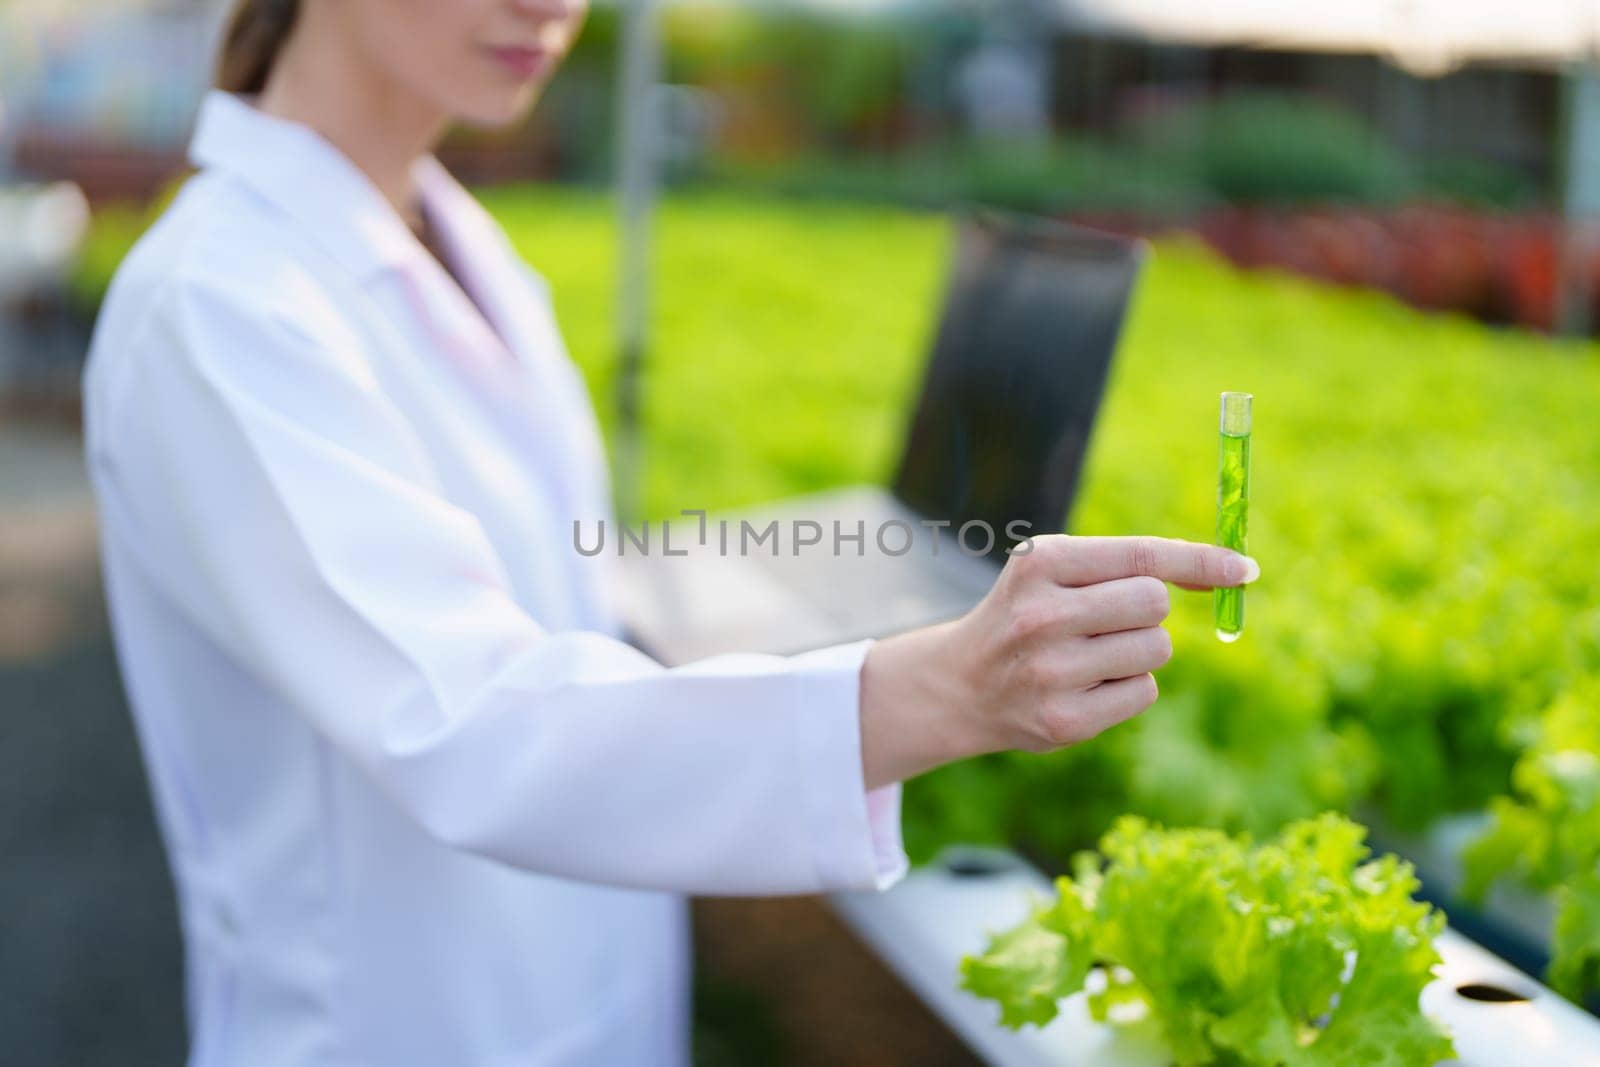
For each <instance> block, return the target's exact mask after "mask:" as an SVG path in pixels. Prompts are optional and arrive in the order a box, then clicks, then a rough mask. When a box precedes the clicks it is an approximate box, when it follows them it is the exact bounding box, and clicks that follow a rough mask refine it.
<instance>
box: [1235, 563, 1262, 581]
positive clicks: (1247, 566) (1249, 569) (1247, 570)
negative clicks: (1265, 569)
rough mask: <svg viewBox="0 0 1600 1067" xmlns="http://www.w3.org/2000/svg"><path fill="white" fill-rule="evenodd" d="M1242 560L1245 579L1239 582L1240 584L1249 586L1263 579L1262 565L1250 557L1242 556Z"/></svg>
mask: <svg viewBox="0 0 1600 1067" xmlns="http://www.w3.org/2000/svg"><path fill="white" fill-rule="evenodd" d="M1240 558H1242V559H1243V560H1244V577H1243V578H1241V579H1240V580H1239V584H1241V585H1249V584H1250V583H1251V582H1253V581H1255V580H1256V579H1257V578H1259V577H1261V564H1259V563H1257V562H1256V561H1255V560H1253V559H1251V558H1250V557H1249V556H1242V557H1240Z"/></svg>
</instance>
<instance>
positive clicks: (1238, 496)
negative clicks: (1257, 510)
mask: <svg viewBox="0 0 1600 1067" xmlns="http://www.w3.org/2000/svg"><path fill="white" fill-rule="evenodd" d="M1251 399H1252V397H1251V395H1250V394H1249V393H1223V394H1222V420H1221V425H1220V426H1219V427H1218V430H1219V432H1218V435H1217V544H1219V545H1222V546H1223V547H1224V548H1231V549H1233V550H1234V551H1235V552H1239V553H1243V552H1244V551H1245V528H1246V525H1247V521H1248V518H1249V508H1250V401H1251ZM1216 598H1217V603H1216V613H1217V637H1218V639H1219V640H1222V641H1237V640H1239V635H1240V634H1241V633H1243V632H1244V588H1243V587H1242V586H1235V587H1234V588H1231V589H1218V590H1217V591H1216Z"/></svg>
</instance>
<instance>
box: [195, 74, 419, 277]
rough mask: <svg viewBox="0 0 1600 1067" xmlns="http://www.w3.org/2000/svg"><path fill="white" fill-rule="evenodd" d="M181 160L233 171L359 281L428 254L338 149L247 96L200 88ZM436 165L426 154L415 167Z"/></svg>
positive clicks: (408, 264) (403, 266) (411, 265)
mask: <svg viewBox="0 0 1600 1067" xmlns="http://www.w3.org/2000/svg"><path fill="white" fill-rule="evenodd" d="M189 158H190V160H191V161H192V162H193V163H194V164H195V166H197V167H202V168H212V169H217V170H224V171H228V172H230V173H232V174H235V175H237V176H238V177H239V178H240V179H241V180H243V181H245V182H246V183H248V184H249V185H250V186H251V187H252V188H254V189H255V190H256V192H257V193H259V194H260V195H261V196H262V197H264V198H265V199H266V200H268V201H270V202H271V203H273V204H276V205H277V206H278V207H279V208H281V209H282V210H284V211H285V212H287V213H288V214H289V215H290V216H291V217H293V218H294V219H296V220H297V221H298V222H300V223H301V224H303V226H304V229H305V232H306V233H307V234H308V235H310V236H311V237H312V238H313V239H314V240H315V241H316V242H317V243H318V244H319V245H321V246H322V247H323V248H324V249H325V250H326V251H327V252H328V253H329V254H330V255H332V256H333V257H334V258H335V259H337V260H338V261H339V262H341V263H342V264H343V265H344V266H346V267H347V268H348V269H350V270H351V271H352V272H354V273H355V275H356V276H357V277H358V278H360V279H363V280H365V279H367V278H369V277H370V276H371V275H373V274H374V273H377V272H381V271H383V270H386V269H406V268H414V267H416V266H417V265H418V264H419V263H421V262H423V261H424V260H426V259H427V258H428V252H427V250H426V249H425V248H423V246H422V244H421V242H419V241H418V240H417V239H416V236H415V235H414V234H413V233H412V232H411V230H410V228H409V227H407V226H406V224H405V222H404V221H403V220H402V219H401V218H400V216H399V215H398V214H397V213H396V212H395V210H394V208H393V207H392V206H391V205H390V204H389V202H388V200H386V199H385V198H384V196H383V194H382V193H381V192H379V191H378V188H377V186H375V185H373V183H372V181H371V179H369V178H368V177H367V176H366V175H365V174H364V173H362V171H361V169H360V168H359V167H357V166H356V165H355V164H354V163H352V162H351V161H350V159H349V158H348V157H347V156H345V154H344V153H343V152H341V151H340V150H339V149H337V148H335V147H334V146H333V145H332V144H330V143H329V142H328V141H327V140H326V139H324V138H323V137H322V136H321V135H320V134H318V133H317V132H316V131H314V130H312V129H311V128H310V127H308V126H304V125H301V124H300V123H296V122H290V121H288V120H287V119H280V118H277V117H275V116H272V115H268V114H265V113H264V112H262V111H260V110H258V109H257V108H256V107H255V106H254V105H253V104H252V103H251V102H250V101H249V100H248V99H247V98H244V97H240V96H236V95H234V94H233V93H228V92H223V91H222V90H218V89H214V90H212V91H211V92H209V93H207V94H206V97H205V100H204V101H203V102H202V104H201V107H200V117H199V121H198V123H197V125H196V127H195V134H194V138H193V140H192V141H191V142H190V146H189ZM437 165H438V164H437V161H435V160H433V159H432V157H431V156H430V157H424V159H423V160H422V161H420V162H419V164H418V167H419V171H420V170H422V169H431V168H433V167H437ZM429 177H430V179H432V180H434V181H437V180H438V176H437V175H433V174H431V173H430V174H429Z"/></svg>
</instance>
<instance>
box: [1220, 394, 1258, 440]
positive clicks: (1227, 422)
mask: <svg viewBox="0 0 1600 1067" xmlns="http://www.w3.org/2000/svg"><path fill="white" fill-rule="evenodd" d="M1253 400H1255V394H1254V393H1246V392H1240V391H1238V390H1229V391H1227V392H1224V393H1223V394H1222V397H1221V400H1220V402H1219V404H1218V419H1217V426H1218V429H1220V430H1221V431H1222V432H1223V433H1226V434H1235V435H1237V434H1247V433H1249V432H1250V409H1251V402H1252V401H1253Z"/></svg>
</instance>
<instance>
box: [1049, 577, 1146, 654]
mask: <svg viewBox="0 0 1600 1067" xmlns="http://www.w3.org/2000/svg"><path fill="white" fill-rule="evenodd" d="M1062 595H1064V596H1070V597H1071V598H1072V599H1073V607H1072V611H1071V618H1072V619H1073V620H1074V622H1075V624H1076V625H1074V626H1073V627H1072V630H1073V632H1074V633H1079V634H1109V633H1116V632H1117V631H1118V630H1142V629H1144V628H1145V627H1147V626H1159V625H1161V623H1162V621H1163V620H1165V619H1166V617H1167V616H1168V615H1169V614H1171V612H1172V597H1171V595H1170V594H1168V592H1167V584H1166V583H1165V582H1163V581H1162V580H1161V579H1159V578H1150V577H1148V576H1144V575H1138V576H1135V577H1132V578H1115V579H1113V580H1111V581H1109V582H1099V583H1097V584H1095V585H1086V586H1084V587H1082V588H1081V589H1073V590H1071V591H1068V592H1063V594H1062ZM1127 673H1129V674H1137V673H1139V672H1138V671H1129V672H1127Z"/></svg>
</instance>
